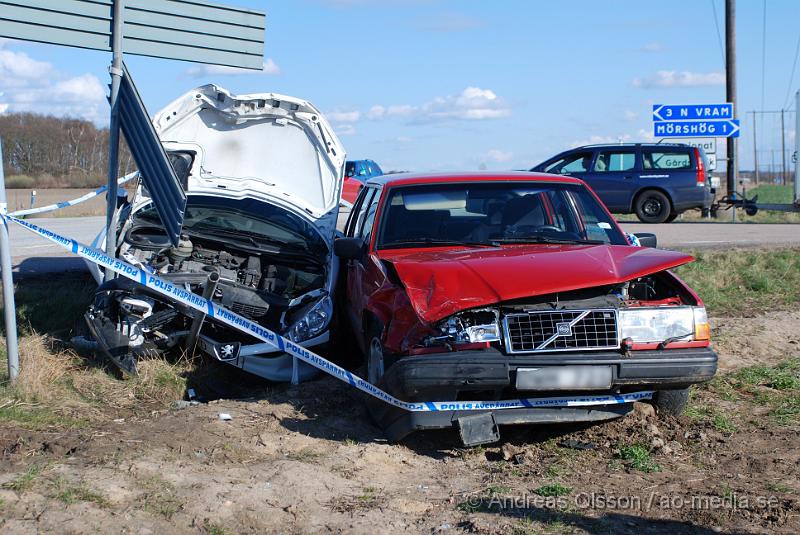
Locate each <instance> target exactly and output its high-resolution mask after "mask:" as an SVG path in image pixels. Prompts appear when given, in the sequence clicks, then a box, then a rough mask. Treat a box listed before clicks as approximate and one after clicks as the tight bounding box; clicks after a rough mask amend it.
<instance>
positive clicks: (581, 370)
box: [517, 366, 612, 390]
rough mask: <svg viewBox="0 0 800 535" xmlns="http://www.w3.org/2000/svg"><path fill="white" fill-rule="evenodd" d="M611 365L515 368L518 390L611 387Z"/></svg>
mask: <svg viewBox="0 0 800 535" xmlns="http://www.w3.org/2000/svg"><path fill="white" fill-rule="evenodd" d="M611 378H612V373H611V366H553V367H547V368H519V369H517V389H518V390H594V389H598V388H610V387H611Z"/></svg>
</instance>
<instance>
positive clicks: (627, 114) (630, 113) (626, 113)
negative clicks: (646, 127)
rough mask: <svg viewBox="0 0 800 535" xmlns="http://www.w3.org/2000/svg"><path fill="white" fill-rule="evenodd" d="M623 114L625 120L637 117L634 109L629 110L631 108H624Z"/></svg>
mask: <svg viewBox="0 0 800 535" xmlns="http://www.w3.org/2000/svg"><path fill="white" fill-rule="evenodd" d="M623 115H624V116H625V120H626V121H633V120H635V119H636V118H637V117H639V114H638V113H637V112H635V111H631V110H625V111H624V112H623Z"/></svg>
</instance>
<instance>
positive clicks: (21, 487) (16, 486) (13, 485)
mask: <svg viewBox="0 0 800 535" xmlns="http://www.w3.org/2000/svg"><path fill="white" fill-rule="evenodd" d="M45 468H46V466H45V465H44V464H32V465H30V466H29V467H28V469H27V470H25V472H23V473H22V474H20V475H19V476H17V477H16V478H15V479H13V480H11V481H9V482H8V483H5V484H4V485H3V488H4V489H8V490H13V491H14V492H16V493H18V494H22V493H23V492H26V491H28V490H30V489H31V487H33V484H34V483H35V482H36V480H37V479H38V477H39V475H41V473H42V471H43V470H44V469H45Z"/></svg>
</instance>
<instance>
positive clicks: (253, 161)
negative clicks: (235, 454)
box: [85, 85, 345, 381]
mask: <svg viewBox="0 0 800 535" xmlns="http://www.w3.org/2000/svg"><path fill="white" fill-rule="evenodd" d="M153 122H154V125H155V128H156V131H157V133H158V135H159V138H160V139H161V141H162V144H163V146H164V148H165V150H166V151H167V155H168V156H169V158H170V160H171V162H172V165H173V168H174V169H175V171H176V175H177V176H178V178H179V180H180V181H181V182H182V184H183V186H184V189H185V191H186V195H187V204H186V211H185V216H184V222H183V227H182V231H181V239H180V242H179V243H178V245H177V246H172V243H171V242H170V240H169V238H168V236H167V233H166V232H165V231H164V227H163V225H162V224H161V221H160V219H159V216H158V213H157V212H156V210H155V207H154V206H153V203H152V201H151V199H150V197H149V196H148V192H147V190H146V188H144V187H142V186H139V187H138V189H137V191H136V193H135V195H134V198H133V200H132V203H131V204H130V206H129V207H126V209H123V211H122V221H121V222H120V225H119V239H118V247H117V256H118V257H119V258H122V259H125V260H127V261H128V262H130V263H133V264H135V265H138V266H140V267H142V268H143V269H145V270H146V271H149V272H151V273H155V274H157V275H158V276H159V277H161V278H163V279H165V280H168V281H170V282H171V283H172V284H175V285H178V286H182V287H185V288H186V289H188V290H190V291H192V292H194V293H197V294H202V293H203V292H204V289H206V285H209V286H212V285H213V284H215V287H214V290H213V295H212V299H213V300H214V301H215V302H218V303H220V304H221V305H222V306H224V307H227V308H229V309H230V310H232V311H234V312H236V313H238V314H240V315H242V316H245V317H247V318H249V319H251V320H253V321H256V322H258V323H259V324H261V325H263V326H264V327H266V328H268V329H270V330H273V331H276V332H278V333H280V334H282V335H283V336H286V337H287V338H290V339H292V340H293V341H295V342H296V343H298V344H299V345H302V346H306V347H309V348H312V347H314V346H317V345H320V344H323V343H325V342H327V341H328V339H329V329H330V322H331V317H332V314H333V292H334V287H335V281H336V275H337V271H338V261H337V257H336V256H335V255H333V240H334V234H335V232H336V219H337V215H338V209H339V208H338V207H339V200H340V196H341V189H342V180H343V170H344V162H345V152H344V149H343V148H342V146H341V144H340V142H339V140H338V138H337V137H336V135H335V134H334V133H333V129H332V128H331V127H330V125H329V124H328V122H327V121H326V120H325V118H324V117H323V116H322V114H321V113H320V112H319V111H318V110H317V109H316V108H315V107H314V106H313V105H311V104H310V103H308V102H306V101H304V100H301V99H298V98H293V97H287V96H283V95H277V94H273V93H259V94H251V95H233V94H231V93H229V92H228V91H226V90H224V89H222V88H220V87H217V86H214V85H206V86H203V87H200V88H197V89H195V90H193V91H189V92H188V93H186V94H185V95H183V96H182V97H180V98H179V99H177V100H175V101H174V102H172V103H171V104H169V105H168V106H167V107H166V108H165V109H164V110H162V111H161V112H160V113H158V114H157V115H156V116H155V118H154V120H153ZM103 235H104V233H103V234H101V236H103ZM95 245H98V246H102V245H103V242H102V241H101V239H100V238H99V239H98V240H97V241H96V243H95ZM89 267H90V269H91V271H92V272H93V275H94V277H95V278H96V280H97V281H98V284H100V286H99V288H98V290H97V294H96V296H95V299H94V302H93V304H92V305H91V306H90V308H89V310H88V311H87V313H86V315H85V318H86V322H87V325H88V326H89V330H90V332H91V335H92V336H93V338H94V342H95V347H96V349H98V350H100V351H101V352H102V353H104V354H106V355H107V356H108V357H109V358H111V359H112V360H113V361H114V362H115V363H116V364H117V365H118V366H119V367H120V368H121V369H122V370H123V371H125V372H128V373H136V361H137V360H138V359H139V358H140V357H142V356H146V355H149V354H152V353H153V352H160V351H165V350H168V349H170V348H173V347H175V346H178V347H180V346H182V345H183V346H185V345H186V343H187V340H191V339H192V337H190V336H189V333H190V331H191V326H192V323H193V320H194V318H195V317H196V315H197V313H196V312H194V311H193V310H191V309H188V308H187V307H184V306H182V305H180V304H178V303H176V302H173V301H170V300H168V299H165V298H163V297H162V296H160V295H159V294H157V293H155V292H152V291H151V290H148V289H147V288H145V287H143V286H141V285H138V284H136V283H134V282H132V281H130V280H127V279H124V278H116V279H113V280H112V281H110V282H108V283H102V282H101V281H102V273H101V272H100V270H99V269H98V267H97V266H96V265H95V264H89ZM211 280H213V283H212V282H210V281H211ZM208 290H209V291H210V290H211V288H208ZM198 325H199V322H198ZM196 347H198V348H200V349H201V350H202V351H204V352H205V353H207V354H209V355H211V356H212V357H214V358H216V359H218V360H221V361H224V362H228V363H230V364H232V365H235V366H238V367H239V368H242V369H244V370H245V371H248V372H251V373H254V374H256V375H259V376H261V377H264V378H267V379H270V380H274V381H288V380H290V379H293V380H295V381H302V380H304V379H306V378H308V377H309V376H311V375H312V374H313V373H314V372H315V370H314V368H312V367H310V366H308V365H306V364H303V363H300V362H294V363H293V360H292V358H291V357H289V356H288V355H286V354H285V353H282V352H277V351H276V350H275V348H274V347H273V346H271V345H269V344H265V343H261V342H260V341H258V340H256V339H255V338H249V337H248V336H247V335H245V334H242V333H241V332H238V331H235V330H232V329H231V328H229V327H226V326H224V325H220V324H218V323H215V322H214V321H211V320H209V321H205V322H204V323H203V324H202V330H201V331H200V333H199V337H197V338H196ZM293 364H294V365H293Z"/></svg>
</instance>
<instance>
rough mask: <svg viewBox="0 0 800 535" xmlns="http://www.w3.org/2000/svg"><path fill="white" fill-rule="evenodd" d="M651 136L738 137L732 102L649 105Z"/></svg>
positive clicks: (737, 126)
mask: <svg viewBox="0 0 800 535" xmlns="http://www.w3.org/2000/svg"><path fill="white" fill-rule="evenodd" d="M653 135H655V137H739V120H738V119H734V118H733V104H731V103H729V102H726V103H722V104H678V105H666V104H653Z"/></svg>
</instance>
